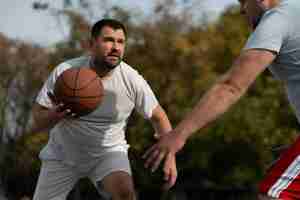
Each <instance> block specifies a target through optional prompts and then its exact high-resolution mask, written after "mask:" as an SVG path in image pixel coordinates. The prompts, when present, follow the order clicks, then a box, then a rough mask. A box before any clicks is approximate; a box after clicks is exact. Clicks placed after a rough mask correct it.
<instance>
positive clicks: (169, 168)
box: [163, 153, 177, 190]
mask: <svg viewBox="0 0 300 200" xmlns="http://www.w3.org/2000/svg"><path fill="white" fill-rule="evenodd" d="M176 179H177V169H176V161H175V157H174V155H172V154H170V153H169V154H168V155H167V157H166V160H165V162H164V181H165V183H164V185H163V190H169V189H170V188H171V187H173V186H174V184H175V182H176Z"/></svg>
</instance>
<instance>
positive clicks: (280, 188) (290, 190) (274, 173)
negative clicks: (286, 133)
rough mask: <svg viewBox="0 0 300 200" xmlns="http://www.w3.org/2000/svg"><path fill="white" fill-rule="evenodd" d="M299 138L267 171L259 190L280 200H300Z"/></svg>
mask: <svg viewBox="0 0 300 200" xmlns="http://www.w3.org/2000/svg"><path fill="white" fill-rule="evenodd" d="M299 174H300V137H298V138H297V140H296V142H295V143H294V144H293V145H292V146H291V147H289V148H288V149H287V150H286V151H285V152H284V153H282V154H281V156H280V158H279V160H278V161H277V162H276V163H275V164H274V165H273V166H272V167H271V168H270V169H269V171H268V172H267V175H266V177H265V179H264V180H263V181H262V182H261V183H260V186H259V190H260V192H261V193H263V194H266V195H268V196H270V197H273V198H280V199H281V200H294V199H300V175H299Z"/></svg>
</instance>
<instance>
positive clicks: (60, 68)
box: [52, 56, 90, 77]
mask: <svg viewBox="0 0 300 200" xmlns="http://www.w3.org/2000/svg"><path fill="white" fill-rule="evenodd" d="M89 59H90V57H88V56H81V57H77V58H73V59H69V60H66V61H64V62H62V63H60V64H59V65H57V66H56V67H55V68H54V70H53V71H52V75H53V76H56V77H57V76H59V75H60V74H61V73H63V72H64V71H65V70H67V69H70V68H76V67H81V66H85V65H88V64H89Z"/></svg>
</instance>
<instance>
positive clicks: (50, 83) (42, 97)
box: [35, 63, 71, 108]
mask: <svg viewBox="0 0 300 200" xmlns="http://www.w3.org/2000/svg"><path fill="white" fill-rule="evenodd" d="M70 67H71V66H70V65H69V64H67V63H62V64H60V65H58V66H57V67H56V68H55V69H54V70H53V71H52V72H51V73H50V75H49V77H48V79H47V80H46V81H45V83H44V85H43V87H42V89H41V90H40V92H39V93H38V95H37V97H36V100H35V101H36V103H38V104H40V105H41V106H44V107H46V108H51V107H53V103H52V102H51V100H50V98H49V96H48V94H47V93H48V92H51V93H53V91H54V85H55V82H56V80H57V78H58V76H59V75H60V74H61V73H62V72H63V71H65V70H66V69H68V68H70Z"/></svg>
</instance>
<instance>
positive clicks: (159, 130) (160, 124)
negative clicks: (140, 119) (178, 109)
mask: <svg viewBox="0 0 300 200" xmlns="http://www.w3.org/2000/svg"><path fill="white" fill-rule="evenodd" d="M150 121H151V124H152V126H153V128H154V130H155V134H156V135H157V136H158V137H160V136H162V135H164V134H167V133H168V132H170V131H171V130H172V125H171V123H170V121H169V119H168V116H167V115H166V113H165V111H164V110H163V109H162V108H161V107H160V106H158V107H157V108H156V109H154V111H153V115H152V118H151V119H150Z"/></svg>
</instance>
